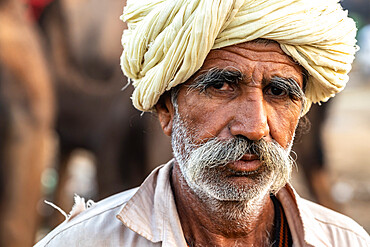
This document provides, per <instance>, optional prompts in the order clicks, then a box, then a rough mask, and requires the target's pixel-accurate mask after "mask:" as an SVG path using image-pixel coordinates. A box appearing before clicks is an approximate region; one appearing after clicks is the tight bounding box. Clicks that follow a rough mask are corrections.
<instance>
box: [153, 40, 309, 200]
mask: <svg viewBox="0 0 370 247" xmlns="http://www.w3.org/2000/svg"><path fill="white" fill-rule="evenodd" d="M302 84H303V72H302V69H301V67H300V66H299V65H297V64H295V63H294V62H293V61H292V60H291V58H289V57H288V56H287V55H285V53H284V52H283V51H282V50H281V49H280V46H279V45H278V44H277V43H269V44H265V43H256V42H248V43H243V44H239V45H234V46H229V47H225V48H222V49H218V50H212V51H211V52H210V53H209V54H208V56H207V58H206V60H205V62H204V64H203V66H202V68H201V69H200V70H199V72H197V73H196V74H195V75H194V76H193V77H192V78H190V79H189V81H188V82H186V83H185V84H184V85H182V86H181V88H180V90H179V93H178V97H177V104H178V108H177V109H176V111H174V112H172V111H170V112H169V114H167V115H166V116H168V118H169V120H168V121H163V119H167V117H164V118H163V117H161V116H162V114H161V111H159V117H160V120H161V123H162V127H164V130H165V132H166V133H167V134H172V139H173V148H174V154H175V158H176V160H177V161H178V163H179V165H180V168H181V171H182V173H183V175H184V177H185V179H186V181H187V183H188V184H189V186H190V187H191V188H192V189H193V190H195V191H196V192H197V191H198V192H199V193H204V194H206V195H207V196H211V197H216V198H217V199H219V200H238V199H250V197H253V196H255V195H256V194H258V193H266V192H268V190H269V189H271V187H272V186H273V184H274V183H275V182H276V181H274V178H275V177H278V174H277V173H279V172H282V173H290V169H288V168H286V167H285V168H286V169H285V168H281V167H280V166H284V165H285V163H287V162H290V161H289V158H288V155H289V151H290V144H291V143H292V140H293V136H294V132H295V129H296V126H297V123H298V120H299V116H300V113H301V107H302V97H303V95H302V91H301V88H302ZM163 123H167V124H163ZM230 140H232V141H230ZM233 140H236V141H233ZM245 140H250V141H258V142H257V145H255V146H254V144H253V145H252V146H250V145H249V144H248V143H249V142H250V141H245ZM210 142H214V143H211V144H210V145H209V146H206V149H208V150H211V152H209V154H207V155H208V156H207V155H206V157H208V158H207V159H209V161H210V162H208V163H207V162H206V163H207V164H206V165H205V166H204V167H203V165H199V164H196V163H197V162H198V161H197V160H196V159H199V157H200V159H202V157H201V156H202V155H203V156H204V155H205V154H204V153H205V152H206V151H205V149H204V145H205V144H207V143H208V144H209V143H210ZM225 142H229V143H227V144H225ZM230 142H231V144H230ZM245 142H248V143H247V144H243V143H245ZM240 143H242V144H240ZM261 143H262V144H261ZM208 144H207V145H208ZM219 144H220V145H219ZM240 145H241V146H243V145H244V146H245V147H243V148H240V149H239V146H240ZM202 146H203V147H202ZM200 147H201V148H203V150H202V149H201V148H200ZM227 149H229V151H224V150H227ZM197 150H198V151H199V152H196V151H197ZM234 150H237V151H235V152H236V153H235V152H234ZM195 153H198V154H196V155H197V156H198V157H196V158H194V157H193V158H192V155H193V154H195ZM213 153H216V155H218V156H225V153H227V154H226V156H228V157H226V160H228V159H229V160H230V161H226V162H225V160H224V161H222V162H219V161H218V159H219V157H216V158H215V160H213V156H212V155H213ZM261 153H269V154H268V155H267V156H266V155H264V154H261ZM230 156H232V157H230ZM269 156H281V157H282V158H281V159H280V158H278V160H271V159H270V158H271V157H269ZM223 158H225V157H223ZM194 159H195V160H194ZM237 160H238V161H237ZM212 162H214V164H212ZM269 162H270V163H274V164H275V165H276V167H273V165H274V164H268V163H269ZM201 163H202V162H201ZM201 163H200V164H201ZM203 163H204V162H203ZM218 163H222V164H218ZM276 163H277V164H276ZM266 164H267V165H268V167H267V166H266ZM278 166H279V167H278ZM279 169H280V171H277V170H279ZM282 176H284V177H286V176H289V174H288V175H287V174H285V175H282ZM285 179H286V178H285ZM285 182H286V181H285V180H284V181H283V183H285ZM279 186H281V184H279ZM251 191H252V195H251V193H249V192H251Z"/></svg>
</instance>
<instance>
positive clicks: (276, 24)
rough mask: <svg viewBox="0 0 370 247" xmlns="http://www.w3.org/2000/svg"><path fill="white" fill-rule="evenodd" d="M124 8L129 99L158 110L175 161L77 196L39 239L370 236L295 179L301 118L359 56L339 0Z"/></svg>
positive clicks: (152, 241) (208, 240)
mask: <svg viewBox="0 0 370 247" xmlns="http://www.w3.org/2000/svg"><path fill="white" fill-rule="evenodd" d="M123 20H125V21H127V23H128V27H129V29H128V30H127V31H125V32H124V35H123V39H122V43H123V47H124V52H123V55H122V58H121V65H122V69H123V71H124V73H125V74H126V75H127V76H128V77H130V78H132V79H133V81H134V83H133V85H134V87H135V91H134V93H133V96H132V99H133V103H134V105H135V106H136V108H138V109H140V110H142V111H156V113H157V115H158V118H159V121H160V124H161V126H162V129H163V131H164V133H165V134H166V135H170V136H171V138H172V147H173V153H174V159H173V160H171V161H170V162H168V163H167V164H166V165H164V166H161V167H159V168H157V169H156V170H155V171H153V172H152V174H151V175H150V176H149V177H148V178H147V179H146V180H145V181H144V183H143V184H142V185H141V186H140V188H136V189H133V190H129V191H126V192H123V193H121V194H118V195H115V196H112V197H110V198H108V199H106V200H103V201H101V202H99V203H96V204H93V205H90V208H89V209H87V210H85V204H84V203H83V202H84V201H83V200H82V199H79V200H80V201H81V202H80V203H76V207H75V209H74V210H72V212H71V215H70V216H69V217H68V218H67V220H66V221H65V222H64V223H62V224H61V225H60V226H59V227H58V228H56V229H55V230H54V231H53V232H52V233H50V234H49V235H48V236H47V237H46V238H45V239H44V240H42V241H41V242H40V243H39V244H38V246H74V245H78V246H292V245H294V246H368V244H369V243H370V242H369V236H368V234H367V233H366V232H365V231H364V230H363V229H362V227H360V226H359V225H358V224H357V223H355V222H354V221H353V220H351V219H349V218H347V217H346V216H343V215H340V214H338V213H336V212H333V211H331V210H329V209H326V208H323V207H321V206H319V205H316V204H314V203H312V202H308V201H306V200H304V199H301V198H300V197H299V196H298V195H297V194H296V193H295V191H294V190H293V188H292V187H291V185H290V184H289V179H290V173H291V169H292V166H293V161H292V159H291V158H290V156H289V153H290V148H291V146H292V143H293V139H294V133H295V130H296V128H297V126H298V123H299V119H300V117H301V116H303V115H304V114H305V113H306V112H307V111H308V110H309V107H310V105H311V103H312V102H319V101H325V100H327V99H328V98H329V97H332V96H334V94H335V93H337V92H339V91H341V90H342V89H343V87H344V86H345V84H346V82H347V80H348V76H347V73H348V72H349V70H350V67H351V66H350V65H351V62H352V61H353V58H354V53H355V50H356V46H355V42H356V41H355V38H354V37H355V32H356V28H355V25H354V23H353V21H352V20H351V19H349V18H348V17H347V14H346V12H344V11H343V10H342V9H341V7H340V5H339V4H337V2H336V1H308V0H297V1H280V0H269V1H263V0H257V1H256V0H254V1H244V0H240V1H239V0H235V1H233V0H229V1H225V0H222V1H221V0H219V1H216V0H183V1H181V0H178V1H174V0H156V1H155V0H148V1H132V2H130V1H129V2H128V4H127V7H126V8H125V11H124V15H123ZM78 207H81V208H82V209H80V210H79V209H78ZM79 211H84V212H82V213H79ZM115 217H117V218H118V220H117V219H116V218H115Z"/></svg>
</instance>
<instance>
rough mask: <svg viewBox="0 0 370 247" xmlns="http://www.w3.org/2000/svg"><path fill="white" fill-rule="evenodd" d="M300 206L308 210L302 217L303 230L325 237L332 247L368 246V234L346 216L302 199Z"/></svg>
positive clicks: (369, 241)
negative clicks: (303, 219) (339, 246)
mask: <svg viewBox="0 0 370 247" xmlns="http://www.w3.org/2000/svg"><path fill="white" fill-rule="evenodd" d="M300 204H301V205H302V204H304V206H305V207H306V209H308V210H306V212H305V214H306V215H305V217H304V218H305V219H306V221H304V222H303V223H304V227H305V229H306V230H310V231H311V232H312V231H314V232H316V233H317V234H323V235H325V236H326V237H327V239H328V240H329V241H330V242H331V243H332V245H333V246H338V244H339V245H342V246H368V245H369V244H370V239H369V235H368V233H367V232H366V231H365V230H364V228H363V227H362V226H360V225H359V224H358V223H357V222H355V221H354V220H353V219H351V218H349V217H348V216H345V215H343V214H340V213H338V212H335V211H333V210H331V209H328V208H325V207H323V206H321V205H318V204H316V203H314V202H311V201H308V200H305V199H302V198H300ZM308 218H309V220H307V219H308ZM316 237H317V236H316ZM347 244H348V245H347Z"/></svg>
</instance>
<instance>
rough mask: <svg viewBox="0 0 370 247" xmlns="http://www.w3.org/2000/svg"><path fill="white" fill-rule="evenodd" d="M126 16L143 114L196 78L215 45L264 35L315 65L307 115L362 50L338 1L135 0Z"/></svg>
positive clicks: (334, 89) (128, 53) (127, 56)
mask: <svg viewBox="0 0 370 247" xmlns="http://www.w3.org/2000/svg"><path fill="white" fill-rule="evenodd" d="M121 18H122V20H123V21H125V22H127V25H128V29H127V30H125V31H124V33H123V35H122V45H123V53H122V56H121V68H122V70H123V72H124V74H125V75H126V76H127V77H129V78H131V79H132V81H133V86H134V87H135V90H134V92H133V95H132V101H133V104H134V106H135V107H136V108H137V109H139V110H141V111H150V110H153V107H154V106H155V104H156V103H157V101H158V99H159V97H160V96H161V95H162V94H163V93H164V92H165V91H167V90H170V89H171V88H173V87H175V86H177V85H178V84H180V83H183V82H185V81H186V80H187V79H189V78H190V77H191V76H192V75H193V74H194V73H195V72H196V71H197V70H199V69H200V67H201V66H202V64H203V62H204V60H205V58H206V56H207V54H208V53H209V51H210V50H211V49H217V48H222V47H225V46H230V45H235V44H239V43H243V42H246V41H251V40H255V39H257V38H262V39H270V40H274V41H277V42H278V43H279V44H280V47H281V49H282V50H283V51H284V52H285V53H286V54H287V55H289V56H290V57H292V58H293V60H294V61H296V62H297V63H299V64H300V65H301V66H302V67H304V68H305V69H306V70H307V72H308V74H309V77H308V81H307V87H306V97H307V102H308V103H307V104H306V106H305V109H303V112H304V113H306V112H307V111H308V110H309V107H310V105H311V103H312V102H313V103H317V102H320V101H327V100H328V99H329V98H330V97H333V96H334V95H335V94H336V93H338V92H340V91H341V90H342V89H343V88H344V87H345V85H346V83H347V81H348V72H349V71H350V69H351V63H352V61H353V59H354V54H355V52H356V49H357V47H356V39H355V35H356V25H355V23H354V21H353V20H352V19H351V18H349V17H348V15H347V12H346V11H344V10H343V9H342V7H341V6H340V4H339V3H338V1H337V0H128V1H127V6H126V7H125V9H124V13H123V15H122V17H121Z"/></svg>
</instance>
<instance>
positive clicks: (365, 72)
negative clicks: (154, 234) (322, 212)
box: [0, 0, 370, 247]
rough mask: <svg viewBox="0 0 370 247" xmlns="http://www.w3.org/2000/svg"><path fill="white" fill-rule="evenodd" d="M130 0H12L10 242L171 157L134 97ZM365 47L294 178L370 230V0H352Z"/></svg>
mask: <svg viewBox="0 0 370 247" xmlns="http://www.w3.org/2000/svg"><path fill="white" fill-rule="evenodd" d="M124 4H125V3H124V1H122V0H106V1H100V0H0V246H15V247H18V246H32V245H33V243H35V241H37V240H39V239H40V238H41V237H43V236H44V235H45V234H46V233H47V232H48V231H50V229H51V228H53V227H54V226H55V225H56V224H58V223H60V222H61V221H63V220H64V218H63V216H62V215H61V214H59V213H58V212H57V211H56V210H55V209H53V208H52V207H50V206H48V205H46V204H45V203H44V200H48V201H51V202H53V203H55V204H56V205H58V206H59V207H60V208H62V209H63V210H64V211H66V212H69V210H70V209H71V207H72V205H73V196H74V193H76V194H78V195H80V196H83V197H85V198H88V199H93V200H100V199H102V198H104V197H107V196H109V195H111V194H114V193H116V192H119V191H122V190H125V189H128V188H132V187H135V186H138V185H140V183H141V182H142V181H143V179H144V178H145V177H146V176H147V175H148V174H149V173H150V171H151V170H152V169H153V168H154V167H156V166H158V165H160V164H163V163H165V162H167V161H168V160H169V159H170V158H171V151H170V150H171V149H170V144H169V141H170V140H169V138H167V137H166V136H165V135H164V134H162V132H161V129H160V127H159V124H158V123H157V120H156V117H155V115H153V114H148V113H146V114H141V113H140V112H138V111H137V110H135V109H134V108H133V107H132V105H131V101H130V95H131V92H132V86H129V87H128V88H127V89H125V90H121V89H122V88H123V87H124V86H125V85H127V83H128V81H127V79H126V78H124V77H123V76H122V73H121V71H120V66H119V56H120V54H121V51H122V48H121V44H120V38H121V34H122V30H123V28H125V26H124V24H123V23H122V22H121V21H120V20H119V16H120V15H121V13H122V9H123V6H124ZM342 5H343V7H344V8H345V9H348V10H349V15H350V16H351V17H353V18H354V19H355V20H356V22H357V26H358V28H359V33H358V43H359V45H360V46H361V50H360V51H359V52H358V53H357V55H356V56H357V58H356V62H355V64H354V66H353V70H352V72H351V74H350V81H349V83H348V86H347V88H346V89H345V90H344V91H343V92H342V93H340V94H339V95H338V96H337V97H335V98H334V99H332V100H330V101H329V102H328V103H325V104H322V106H320V107H316V106H315V107H313V108H312V110H311V111H310V113H309V115H308V117H309V119H311V129H310V132H309V133H308V134H306V135H304V136H303V137H302V138H300V140H297V141H296V142H297V143H296V144H295V146H294V148H293V149H294V151H295V153H296V154H293V157H294V156H295V155H296V156H297V157H298V159H297V163H298V165H297V169H296V170H295V171H294V175H293V184H294V187H296V189H297V190H298V192H299V193H300V194H301V195H302V196H303V197H305V198H309V199H311V200H314V201H317V202H319V203H321V204H323V205H326V206H327V207H330V208H332V209H334V210H337V211H339V212H342V213H344V214H346V215H349V216H351V217H352V218H354V219H355V220H356V221H358V222H359V223H360V224H361V225H363V226H364V227H365V229H366V230H367V231H368V232H369V231H370V213H369V208H370V180H369V179H368V178H369V176H370V157H369V156H368V153H369V152H370V142H369V141H368V140H370V126H369V124H370V97H369V95H370V60H369V57H370V25H369V24H370V1H369V0H344V1H343V2H342Z"/></svg>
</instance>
